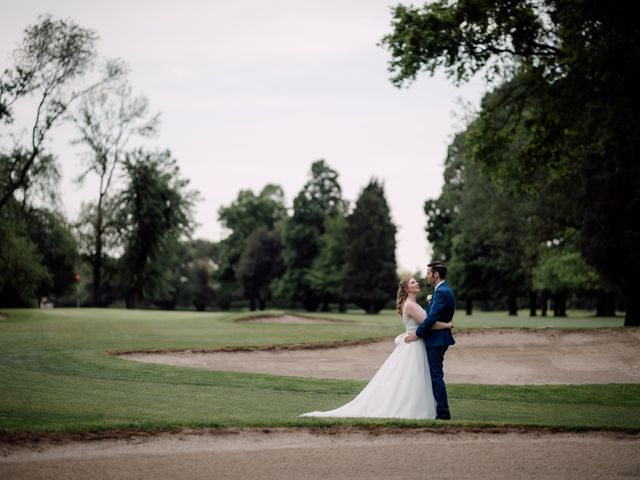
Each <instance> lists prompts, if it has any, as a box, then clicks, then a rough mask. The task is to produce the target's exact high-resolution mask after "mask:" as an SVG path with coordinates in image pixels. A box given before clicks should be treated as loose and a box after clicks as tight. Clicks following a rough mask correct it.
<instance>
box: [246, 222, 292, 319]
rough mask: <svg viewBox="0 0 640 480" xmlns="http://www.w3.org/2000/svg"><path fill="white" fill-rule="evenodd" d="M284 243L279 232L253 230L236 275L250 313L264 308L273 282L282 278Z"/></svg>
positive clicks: (263, 229) (262, 228) (264, 229)
mask: <svg viewBox="0 0 640 480" xmlns="http://www.w3.org/2000/svg"><path fill="white" fill-rule="evenodd" d="M282 271H283V265H282V240H281V234H280V231H279V230H278V229H275V230H269V229H268V228H266V227H260V228H258V229H256V230H254V231H253V232H252V233H251V235H249V238H247V243H246V245H245V247H244V250H243V251H242V255H241V256H240V260H239V262H238V269H237V275H238V279H239V280H240V284H241V285H242V289H243V292H244V296H245V297H246V298H248V299H249V302H250V304H251V310H255V309H256V306H258V307H259V308H260V310H264V309H265V305H266V302H267V300H268V299H269V296H270V292H271V282H273V280H275V279H276V278H278V277H279V276H280V275H282Z"/></svg>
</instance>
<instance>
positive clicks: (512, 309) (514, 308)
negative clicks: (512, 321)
mask: <svg viewBox="0 0 640 480" xmlns="http://www.w3.org/2000/svg"><path fill="white" fill-rule="evenodd" d="M507 302H508V306H509V316H515V315H518V295H517V294H516V293H510V294H509V298H508V299H507Z"/></svg>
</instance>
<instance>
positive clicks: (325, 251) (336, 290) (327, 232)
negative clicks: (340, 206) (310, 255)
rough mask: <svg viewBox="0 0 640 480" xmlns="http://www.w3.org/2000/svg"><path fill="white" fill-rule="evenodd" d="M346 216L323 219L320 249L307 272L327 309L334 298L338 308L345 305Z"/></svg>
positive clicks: (345, 307) (310, 282) (344, 309)
mask: <svg viewBox="0 0 640 480" xmlns="http://www.w3.org/2000/svg"><path fill="white" fill-rule="evenodd" d="M348 242H349V238H348V237H347V219H346V217H344V216H342V215H334V216H331V217H327V218H326V219H325V225H324V233H323V234H322V236H321V237H320V253H319V254H318V256H317V257H316V258H315V260H314V261H313V263H312V264H311V268H310V270H309V272H308V274H307V279H308V282H309V285H310V286H311V288H312V289H313V291H314V292H315V295H316V296H317V297H318V298H320V300H321V302H322V309H323V310H328V309H329V304H330V303H332V302H335V303H337V304H338V308H339V309H340V311H342V312H343V311H346V309H347V300H348V298H347V293H346V277H347V263H346V254H347V244H348Z"/></svg>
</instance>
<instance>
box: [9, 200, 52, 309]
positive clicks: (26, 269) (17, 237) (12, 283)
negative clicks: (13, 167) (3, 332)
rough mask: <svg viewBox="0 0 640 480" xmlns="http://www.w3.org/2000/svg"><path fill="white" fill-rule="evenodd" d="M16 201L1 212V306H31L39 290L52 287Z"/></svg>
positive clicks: (12, 201) (11, 202)
mask: <svg viewBox="0 0 640 480" xmlns="http://www.w3.org/2000/svg"><path fill="white" fill-rule="evenodd" d="M26 228H27V226H26V224H25V222H24V219H23V218H22V212H21V210H20V208H19V206H18V205H17V202H16V201H15V200H13V199H12V200H11V201H10V202H9V203H8V204H7V205H5V207H4V208H2V209H0V305H2V306H4V307H31V306H33V305H34V304H35V300H36V298H37V295H38V289H39V288H42V286H43V285H47V286H49V285H51V283H52V280H51V276H50V274H49V272H47V270H46V268H45V267H44V266H43V264H42V255H41V254H40V252H39V251H38V247H37V246H36V245H35V244H34V243H33V242H32V241H31V240H30V239H29V237H28V235H27V233H26Z"/></svg>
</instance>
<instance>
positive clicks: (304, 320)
mask: <svg viewBox="0 0 640 480" xmlns="http://www.w3.org/2000/svg"><path fill="white" fill-rule="evenodd" d="M236 322H247V323H285V324H292V325H304V324H316V323H318V324H320V323H347V322H345V321H343V320H326V319H323V318H310V317H297V316H294V315H280V316H278V317H275V316H274V317H244V318H239V319H238V320H236Z"/></svg>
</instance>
